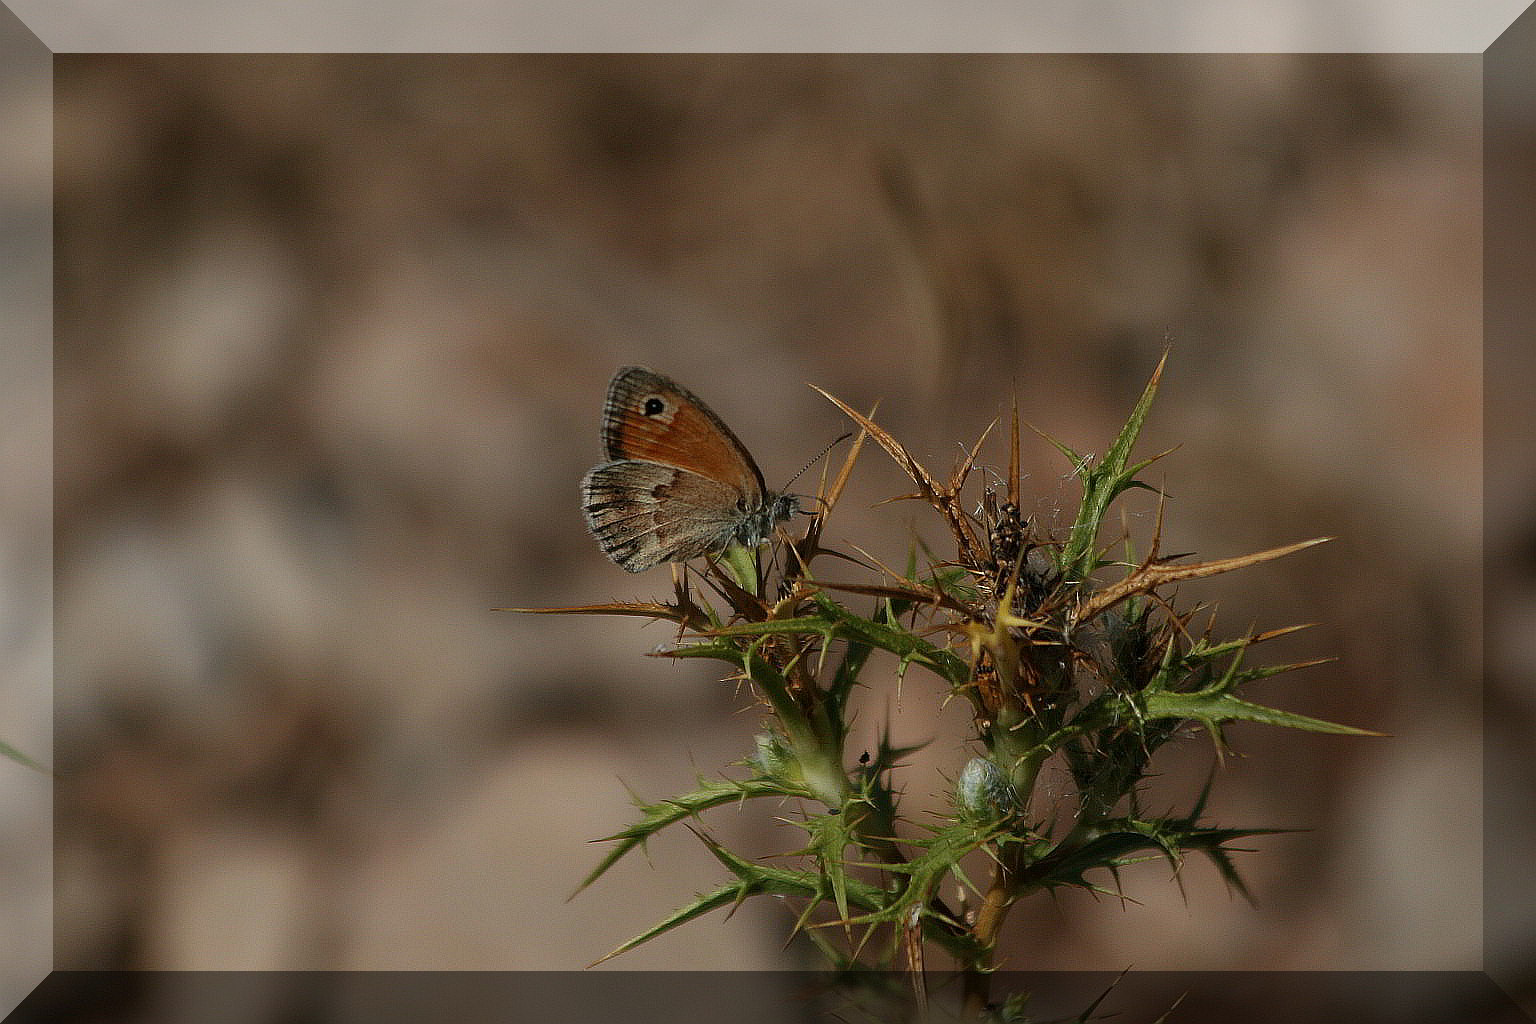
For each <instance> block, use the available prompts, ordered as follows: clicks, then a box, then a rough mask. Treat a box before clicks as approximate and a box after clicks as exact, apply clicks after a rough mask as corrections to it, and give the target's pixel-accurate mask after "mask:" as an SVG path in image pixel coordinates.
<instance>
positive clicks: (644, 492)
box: [581, 366, 803, 572]
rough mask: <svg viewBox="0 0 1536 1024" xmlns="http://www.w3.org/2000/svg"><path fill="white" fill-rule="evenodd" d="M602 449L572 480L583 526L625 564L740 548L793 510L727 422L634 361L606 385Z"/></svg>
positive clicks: (636, 566)
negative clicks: (577, 483)
mask: <svg viewBox="0 0 1536 1024" xmlns="http://www.w3.org/2000/svg"><path fill="white" fill-rule="evenodd" d="M603 452H604V454H605V455H606V456H607V458H608V459H609V461H608V462H605V463H603V464H601V465H599V466H595V467H594V468H593V469H592V470H591V471H590V472H588V473H587V475H586V477H585V478H583V479H582V482H581V498H582V501H581V504H582V511H583V512H584V513H585V514H586V517H587V526H588V527H589V528H590V529H591V531H592V535H593V536H594V537H596V538H597V542H598V544H599V545H601V547H602V549H603V551H604V553H605V554H607V555H608V557H609V558H611V559H613V561H614V562H616V563H617V564H618V565H619V566H620V567H621V568H623V569H625V570H627V571H629V572H642V571H643V570H646V569H649V568H651V567H652V566H655V565H660V564H661V563H662V562H685V561H687V560H688V559H690V558H698V557H700V556H703V555H711V554H718V553H719V552H721V551H724V550H725V549H726V548H727V547H730V546H731V545H732V544H741V545H745V546H748V547H751V546H755V545H757V544H760V543H762V542H763V541H765V540H767V539H768V538H769V537H770V536H772V534H773V529H774V527H775V526H777V525H778V524H779V523H781V522H783V521H784V520H786V519H788V518H789V517H790V516H792V515H795V514H796V513H798V512H801V511H803V509H802V508H801V507H800V500H799V498H797V497H796V496H795V495H792V494H777V493H774V492H772V491H770V490H769V489H768V488H767V486H766V485H765V484H764V483H763V474H762V471H761V470H759V469H758V468H757V463H756V462H754V461H752V456H751V455H750V454H749V453H748V452H747V449H746V447H745V446H744V445H742V443H741V442H740V441H739V440H737V438H736V435H735V434H733V433H732V432H731V429H730V428H729V427H727V426H726V425H725V423H724V422H723V421H721V419H720V417H718V416H716V415H715V413H714V411H713V410H711V409H710V408H709V406H707V405H705V404H704V403H703V402H702V401H700V400H699V399H698V398H697V397H696V396H695V395H694V394H693V393H692V392H690V391H688V390H687V389H686V388H684V387H683V386H682V385H680V384H678V383H677V382H676V381H673V380H672V379H671V378H669V377H666V376H664V375H662V374H659V373H656V372H655V371H653V370H648V369H646V368H644V367H641V366H626V367H624V368H623V369H621V370H620V371H619V372H618V373H617V374H615V375H614V378H613V380H612V381H611V382H610V383H609V385H608V396H607V399H606V401H605V402H604V405H603Z"/></svg>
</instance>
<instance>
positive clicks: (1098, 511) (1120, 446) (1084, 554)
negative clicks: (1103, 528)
mask: <svg viewBox="0 0 1536 1024" xmlns="http://www.w3.org/2000/svg"><path fill="white" fill-rule="evenodd" d="M1167 361H1168V356H1167V354H1166V353H1165V354H1164V355H1163V358H1162V359H1161V360H1160V361H1159V362H1158V364H1157V369H1156V370H1154V371H1153V373H1152V379H1151V380H1149V381H1148V382H1147V386H1146V389H1145V390H1143V391H1142V393H1141V398H1140V399H1139V400H1137V402H1136V406H1135V408H1133V409H1132V410H1131V415H1130V417H1129V418H1128V419H1127V420H1126V421H1125V426H1124V427H1122V428H1121V430H1120V434H1119V436H1118V437H1116V438H1115V441H1114V443H1113V444H1111V445H1110V446H1109V450H1108V451H1106V452H1105V453H1104V457H1103V458H1102V459H1101V460H1100V461H1099V462H1098V463H1097V464H1096V465H1094V466H1091V467H1084V468H1083V469H1082V470H1081V472H1080V474H1079V475H1080V476H1081V478H1082V483H1083V497H1082V500H1081V502H1080V503H1079V505H1078V511H1077V518H1076V519H1075V520H1074V521H1073V523H1072V530H1071V533H1070V535H1069V536H1068V539H1067V544H1066V546H1065V547H1064V548H1062V549H1061V553H1060V555H1059V556H1058V558H1057V563H1056V564H1057V566H1058V567H1059V568H1060V569H1061V571H1062V572H1063V573H1064V574H1065V575H1066V576H1067V578H1068V579H1072V580H1082V579H1085V578H1086V577H1087V575H1088V573H1089V571H1090V570H1091V569H1092V567H1093V564H1094V563H1095V562H1096V561H1097V556H1096V554H1095V553H1094V546H1095V544H1096V543H1097V540H1098V536H1099V526H1100V524H1102V523H1103V521H1104V516H1105V513H1107V512H1108V511H1109V506H1110V504H1111V503H1113V502H1114V500H1115V499H1116V498H1117V497H1119V496H1120V494H1121V493H1122V492H1123V491H1125V489H1126V488H1127V487H1129V486H1131V484H1132V483H1133V482H1134V479H1135V475H1136V471H1137V469H1139V468H1141V467H1140V466H1136V467H1129V468H1128V465H1127V464H1128V463H1129V461H1130V455H1131V449H1132V448H1134V447H1135V445H1136V439H1137V437H1139V436H1140V434H1141V428H1142V425H1143V424H1144V423H1145V422H1146V418H1147V413H1148V412H1149V411H1150V410H1151V408H1152V399H1153V398H1155V397H1156V395H1157V384H1158V380H1159V379H1160V378H1161V377H1162V373H1163V366H1164V364H1166V363H1167ZM1058 447H1061V448H1063V449H1065V446H1062V445H1058ZM1074 454H1075V453H1074ZM1079 464H1080V463H1079Z"/></svg>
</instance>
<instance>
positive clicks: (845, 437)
mask: <svg viewBox="0 0 1536 1024" xmlns="http://www.w3.org/2000/svg"><path fill="white" fill-rule="evenodd" d="M852 436H853V431H851V430H850V431H849V432H848V433H846V434H844V435H843V436H842V437H840V438H838V439H837V440H836V441H833V442H832V443H831V444H829V445H827V446H826V447H825V448H823V449H822V450H821V454H820V455H818V456H816V457H815V458H814V459H812V460H811V461H810V462H807V463H806V464H805V465H804V466H801V467H800V472H798V473H796V474H795V475H794V476H792V477H790V478H789V479H788V480H787V481H785V483H784V489H785V490H788V489H789V485H790V484H792V483H794V482H795V481H796V480H799V479H800V478H801V477H802V476H804V475H805V471H806V470H808V469H810V468H811V467H812V466H814V465H816V463H818V462H820V461H821V460H822V459H823V458H825V457H826V454H827V452H829V451H831V450H832V449H833V448H836V447H837V446H838V445H840V444H842V443H843V442H844V441H846V440H848V439H849V438H850V437H852Z"/></svg>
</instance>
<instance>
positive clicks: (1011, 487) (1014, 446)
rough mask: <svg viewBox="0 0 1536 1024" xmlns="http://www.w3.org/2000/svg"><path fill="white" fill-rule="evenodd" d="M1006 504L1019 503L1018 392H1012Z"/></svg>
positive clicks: (1016, 504)
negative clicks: (1011, 421) (1011, 423)
mask: <svg viewBox="0 0 1536 1024" xmlns="http://www.w3.org/2000/svg"><path fill="white" fill-rule="evenodd" d="M1008 504H1010V505H1013V506H1015V507H1017V506H1018V504H1019V392H1018V387H1017V385H1015V387H1014V392H1013V430H1012V436H1011V437H1010V438H1009V445H1008Z"/></svg>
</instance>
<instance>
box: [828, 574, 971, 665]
mask: <svg viewBox="0 0 1536 1024" xmlns="http://www.w3.org/2000/svg"><path fill="white" fill-rule="evenodd" d="M814 599H815V601H816V603H817V604H819V605H820V606H821V607H822V609H823V610H824V611H825V612H826V613H827V615H828V616H829V617H830V618H832V619H834V620H836V622H837V634H838V636H840V637H844V638H845V639H850V640H857V641H859V642H861V643H866V644H869V645H871V646H873V647H878V648H880V649H881V650H882V651H889V652H890V653H892V654H894V655H896V656H897V657H898V658H900V659H901V661H902V663H903V664H904V665H905V664H917V665H922V666H923V667H924V668H926V669H928V670H929V671H931V672H933V673H935V674H936V675H938V676H939V677H941V678H942V679H944V680H946V681H947V682H949V683H950V685H951V686H955V687H959V686H964V685H965V684H966V682H967V681H968V680H969V678H970V671H971V670H970V666H969V665H967V664H966V663H965V662H964V661H962V660H961V659H960V658H959V657H957V656H956V655H954V654H952V653H951V652H949V651H946V650H944V649H943V648H941V647H935V646H934V645H933V644H930V643H928V642H927V641H926V640H923V639H921V638H919V637H916V636H913V635H912V634H911V633H908V632H906V631H905V630H902V629H894V628H892V627H890V626H885V625H881V624H880V623H878V622H873V621H871V620H869V619H865V618H861V617H860V616H858V615H855V614H853V613H852V612H850V611H848V609H846V608H844V607H843V606H842V605H840V604H838V603H837V602H836V601H834V600H832V599H831V598H830V597H827V596H826V595H825V594H816V595H815V598H814Z"/></svg>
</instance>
